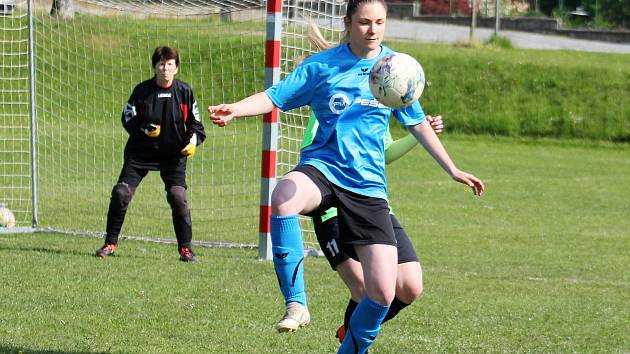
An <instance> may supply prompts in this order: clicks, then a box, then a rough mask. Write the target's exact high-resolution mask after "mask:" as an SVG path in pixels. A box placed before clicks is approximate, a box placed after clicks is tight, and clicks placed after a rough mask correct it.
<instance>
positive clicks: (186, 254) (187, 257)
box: [179, 247, 197, 263]
mask: <svg viewBox="0 0 630 354" xmlns="http://www.w3.org/2000/svg"><path fill="white" fill-rule="evenodd" d="M179 260H180V261H182V262H190V263H195V262H197V257H195V254H194V253H193V251H192V250H191V249H190V248H188V247H182V248H180V249H179Z"/></svg>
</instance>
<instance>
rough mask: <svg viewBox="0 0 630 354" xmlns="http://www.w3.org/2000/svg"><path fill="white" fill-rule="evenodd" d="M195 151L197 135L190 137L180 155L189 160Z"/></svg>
mask: <svg viewBox="0 0 630 354" xmlns="http://www.w3.org/2000/svg"><path fill="white" fill-rule="evenodd" d="M195 150H197V134H193V135H192V136H191V137H190V141H189V142H188V145H186V146H185V147H184V148H183V149H182V151H181V153H182V155H184V156H186V157H188V158H190V157H193V155H194V154H195Z"/></svg>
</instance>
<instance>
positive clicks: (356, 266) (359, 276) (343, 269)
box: [336, 257, 365, 302]
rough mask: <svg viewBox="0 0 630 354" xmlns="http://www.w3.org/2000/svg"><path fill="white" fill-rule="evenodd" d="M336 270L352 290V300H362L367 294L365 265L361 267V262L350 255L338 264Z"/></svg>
mask: <svg viewBox="0 0 630 354" xmlns="http://www.w3.org/2000/svg"><path fill="white" fill-rule="evenodd" d="M336 270H337V274H339V277H340V278H341V280H343V282H344V284H346V286H347V287H348V290H350V295H351V297H352V300H354V301H355V302H359V301H361V298H362V297H363V295H365V282H364V281H363V267H361V263H359V262H357V261H355V260H354V259H352V258H349V257H348V258H347V259H346V260H345V261H343V262H341V263H339V264H338V265H337V268H336Z"/></svg>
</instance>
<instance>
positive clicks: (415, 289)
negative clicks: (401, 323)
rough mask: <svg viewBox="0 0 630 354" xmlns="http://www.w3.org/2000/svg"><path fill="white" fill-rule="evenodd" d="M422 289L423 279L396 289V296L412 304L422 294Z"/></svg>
mask: <svg viewBox="0 0 630 354" xmlns="http://www.w3.org/2000/svg"><path fill="white" fill-rule="evenodd" d="M422 290H423V288H422V281H419V282H413V283H406V284H404V285H403V287H402V289H399V290H397V291H396V297H397V298H398V299H399V300H400V301H402V302H404V303H406V304H411V303H412V302H414V301H416V299H418V298H419V297H420V296H421V295H422Z"/></svg>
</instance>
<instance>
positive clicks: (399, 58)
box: [370, 53, 425, 108]
mask: <svg viewBox="0 0 630 354" xmlns="http://www.w3.org/2000/svg"><path fill="white" fill-rule="evenodd" d="M424 83H425V78H424V70H422V66H421V65H420V63H418V61H416V59H414V58H413V57H411V56H410V55H407V54H405V53H392V54H388V55H385V56H384V57H382V58H381V59H380V60H379V61H377V62H376V63H375V64H374V66H373V67H372V71H371V72H370V91H372V94H373V95H374V97H375V98H376V99H377V100H378V101H379V102H381V103H382V104H384V105H386V106H388V107H391V108H405V107H407V106H410V105H412V104H413V103H414V102H416V101H417V100H418V98H420V95H422V91H423V90H424Z"/></svg>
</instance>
